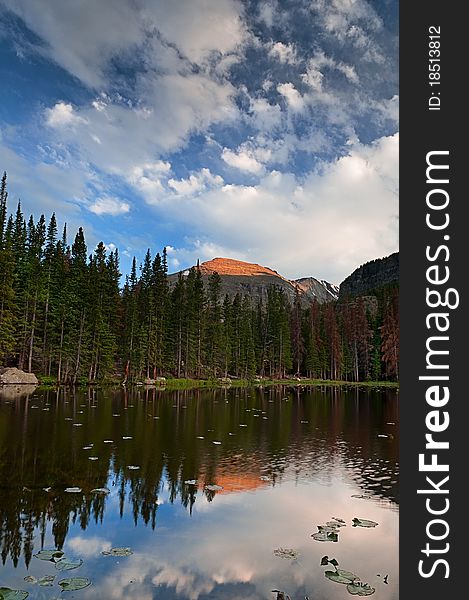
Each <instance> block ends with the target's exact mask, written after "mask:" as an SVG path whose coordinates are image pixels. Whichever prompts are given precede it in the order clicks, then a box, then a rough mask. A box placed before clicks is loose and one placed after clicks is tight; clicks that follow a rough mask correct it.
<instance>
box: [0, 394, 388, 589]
mask: <svg viewBox="0 0 469 600" xmlns="http://www.w3.org/2000/svg"><path fill="white" fill-rule="evenodd" d="M397 418H398V394H397V392H396V391H395V390H389V389H388V390H386V389H381V390H374V389H362V390H359V389H356V388H355V389H350V390H343V389H339V388H333V387H324V388H304V389H300V388H286V387H278V388H264V389H228V390H191V391H182V392H174V391H162V390H158V391H157V390H154V389H152V390H144V389H137V390H136V391H124V390H122V389H118V390H103V391H101V390H92V391H89V392H87V391H77V392H76V393H70V392H65V391H59V392H55V391H54V392H52V391H47V392H39V391H37V390H34V391H32V392H30V393H29V394H28V393H26V392H23V393H21V394H18V393H16V392H15V391H13V390H6V389H4V390H1V389H0V551H1V558H2V563H0V587H2V586H5V587H9V588H13V589H19V590H25V591H28V592H29V598H31V599H52V598H59V597H60V598H77V599H83V600H87V599H93V600H94V599H96V600H120V599H122V600H123V599H124V598H125V599H129V598H131V599H138V600H152V599H162V600H176V599H178V600H189V599H190V600H207V599H219V600H238V599H239V600H269V599H271V600H274V599H275V598H276V594H274V593H272V592H271V590H276V589H277V590H283V591H285V592H286V593H287V594H289V595H290V597H291V599H292V600H304V597H305V596H308V597H309V598H310V600H322V599H325V600H326V599H327V600H336V599H337V600H338V599H343V600H347V598H352V597H353V596H351V595H350V594H349V593H348V591H347V587H346V585H341V584H338V583H335V582H332V581H330V580H329V579H327V578H326V577H325V576H324V573H325V571H326V570H331V568H332V567H331V566H330V565H329V567H324V566H321V564H320V563H321V558H322V557H323V556H324V555H328V557H329V558H336V559H337V561H338V562H339V568H341V569H345V570H347V571H352V572H353V573H355V574H356V575H358V576H359V577H360V579H361V580H362V581H363V582H368V583H369V584H370V585H371V586H372V587H374V588H375V590H376V591H375V593H374V595H373V598H374V599H376V600H391V599H395V600H397V598H398V595H399V594H398V498H397V490H398V469H399V467H398V434H397ZM126 438H128V439H126ZM129 467H134V468H129ZM137 467H138V468H137ZM188 482H189V483H188ZM194 482H196V483H195V484H194ZM207 485H209V486H212V485H216V486H220V488H222V489H210V488H209V489H207V488H206V487H205V486H207ZM66 488H79V489H80V490H81V491H75V492H65V489H66ZM96 488H108V490H110V493H108V494H105V493H102V492H101V493H100V492H95V491H92V490H94V489H96ZM332 517H337V518H339V519H343V520H344V521H345V523H346V526H345V527H340V529H339V530H338V532H339V533H338V542H331V541H327V542H320V541H316V540H314V539H313V538H312V537H311V535H312V534H313V533H315V532H317V531H318V528H317V526H318V525H323V524H325V523H326V522H327V521H330V520H331V518H332ZM355 517H358V518H360V519H370V520H373V521H375V522H377V523H378V525H377V526H376V527H373V528H364V527H353V526H352V519H353V518H355ZM113 547H128V548H131V550H132V552H133V554H132V555H130V556H126V557H116V556H109V555H103V554H102V552H103V551H106V550H110V549H111V548H113ZM54 548H57V549H62V550H63V551H64V552H65V555H66V556H67V557H68V558H77V559H82V560H83V564H82V565H81V566H80V567H79V568H76V569H73V570H66V571H58V570H57V569H56V567H55V564H54V563H53V562H47V561H43V560H39V559H38V558H35V557H34V554H36V553H37V552H38V551H39V550H40V549H54ZM279 548H286V549H292V550H294V551H295V552H296V553H298V554H297V558H293V559H292V558H288V557H282V556H277V555H276V554H274V550H276V549H279ZM28 575H30V576H34V577H36V578H37V579H39V578H40V577H43V576H45V575H56V578H55V580H54V583H53V586H51V587H42V586H39V585H38V584H37V583H36V584H34V583H28V582H26V581H25V580H24V578H25V577H26V576H28ZM386 575H387V576H388V577H387V579H385V576H386ZM69 577H86V578H88V579H90V580H91V585H90V586H89V587H87V588H84V589H81V590H79V591H74V592H72V591H68V592H63V593H62V594H61V589H60V587H59V586H58V581H59V580H62V579H64V578H69ZM385 581H387V583H385Z"/></svg>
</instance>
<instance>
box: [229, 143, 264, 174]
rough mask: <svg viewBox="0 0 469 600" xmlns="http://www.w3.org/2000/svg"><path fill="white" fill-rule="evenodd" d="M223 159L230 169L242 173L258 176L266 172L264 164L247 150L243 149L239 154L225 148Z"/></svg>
mask: <svg viewBox="0 0 469 600" xmlns="http://www.w3.org/2000/svg"><path fill="white" fill-rule="evenodd" d="M221 157H222V159H223V160H224V161H225V162H226V164H228V165H230V167H234V168H235V169H239V170H240V171H246V172H247V173H254V174H256V175H258V174H259V173H261V172H262V171H263V170H264V167H263V165H262V163H260V162H259V161H258V160H257V158H255V157H254V156H253V154H252V152H249V151H247V150H246V149H242V148H241V149H239V150H238V151H237V152H233V151H231V150H229V149H228V148H223V152H222V155H221Z"/></svg>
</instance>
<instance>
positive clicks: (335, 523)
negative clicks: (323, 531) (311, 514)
mask: <svg viewBox="0 0 469 600" xmlns="http://www.w3.org/2000/svg"><path fill="white" fill-rule="evenodd" d="M326 527H332V528H333V529H336V528H337V527H346V524H345V523H342V522H341V521H327V523H326Z"/></svg>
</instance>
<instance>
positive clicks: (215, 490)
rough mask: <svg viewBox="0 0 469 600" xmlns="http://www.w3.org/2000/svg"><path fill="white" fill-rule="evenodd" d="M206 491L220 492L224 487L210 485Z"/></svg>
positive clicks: (206, 487)
mask: <svg viewBox="0 0 469 600" xmlns="http://www.w3.org/2000/svg"><path fill="white" fill-rule="evenodd" d="M205 489H206V490H208V491H209V492H220V491H221V490H222V489H223V486H221V485H216V484H215V483H213V484H212V483H210V484H209V485H206V486H205Z"/></svg>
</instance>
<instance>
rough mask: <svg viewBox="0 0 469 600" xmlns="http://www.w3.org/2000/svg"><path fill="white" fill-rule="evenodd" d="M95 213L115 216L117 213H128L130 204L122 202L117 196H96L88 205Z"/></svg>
mask: <svg viewBox="0 0 469 600" xmlns="http://www.w3.org/2000/svg"><path fill="white" fill-rule="evenodd" d="M88 210H90V211H91V212H92V213H94V214H95V215H111V216H113V217H116V216H117V215H123V214H125V213H128V212H129V210H130V204H129V203H128V202H123V201H122V200H120V199H119V198H113V197H111V196H103V197H102V198H98V199H97V200H95V201H94V202H93V204H91V205H90V206H89V207H88Z"/></svg>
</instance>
